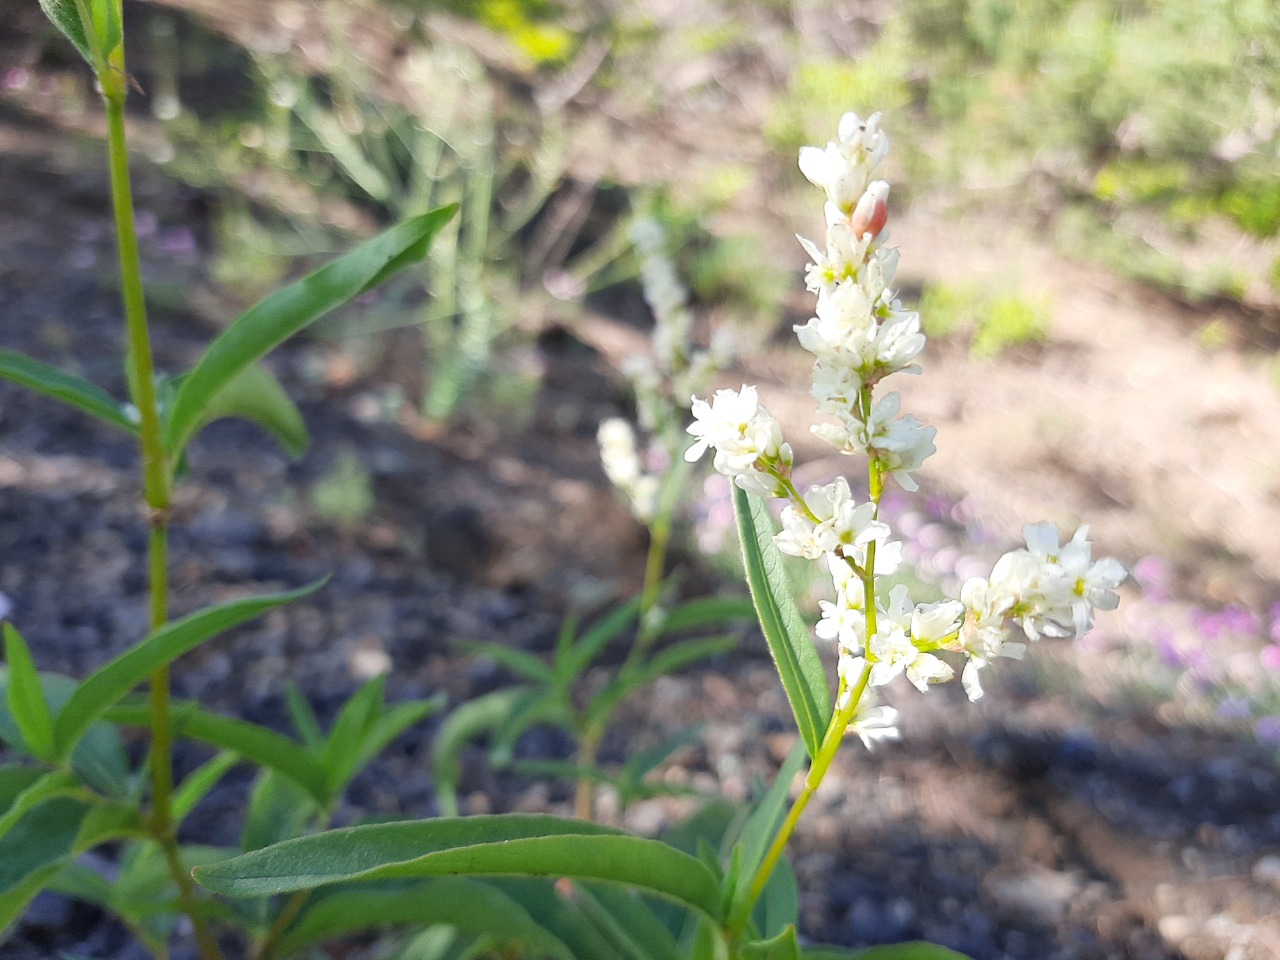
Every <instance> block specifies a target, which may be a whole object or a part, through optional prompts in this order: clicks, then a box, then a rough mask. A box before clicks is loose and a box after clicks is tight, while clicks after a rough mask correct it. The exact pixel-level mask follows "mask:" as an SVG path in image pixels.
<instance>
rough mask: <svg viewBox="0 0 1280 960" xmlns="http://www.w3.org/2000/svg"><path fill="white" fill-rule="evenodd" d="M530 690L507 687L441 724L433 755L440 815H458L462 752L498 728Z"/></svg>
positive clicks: (457, 711) (469, 704) (455, 712)
mask: <svg viewBox="0 0 1280 960" xmlns="http://www.w3.org/2000/svg"><path fill="white" fill-rule="evenodd" d="M527 690H528V688H527V687H507V688H506V689H503V690H495V691H493V692H492V693H486V694H484V695H483V696H480V697H476V698H475V699H474V700H468V701H467V702H466V703H464V704H462V705H461V706H459V707H457V708H456V709H455V710H453V711H452V712H451V713H450V714H449V715H448V716H447V717H445V720H444V723H442V724H441V725H440V729H439V731H437V733H436V742H435V747H434V749H433V750H432V754H431V770H432V773H433V775H434V776H435V781H436V802H437V803H438V804H439V806H440V815H441V816H443V817H456V816H457V815H458V782H459V781H460V780H461V779H462V751H463V750H465V749H466V747H467V744H468V743H470V742H471V741H472V740H475V739H477V738H478V737H481V736H483V735H485V734H487V733H489V732H491V731H492V730H495V729H497V728H498V727H499V726H500V725H501V724H502V723H503V722H504V721H505V720H506V719H507V718H508V717H509V716H510V715H511V711H512V710H513V709H514V708H515V706H516V705H517V703H518V702H519V701H520V698H521V697H523V696H524V695H525V693H526V691H527Z"/></svg>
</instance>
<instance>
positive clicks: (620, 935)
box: [571, 883, 682, 960]
mask: <svg viewBox="0 0 1280 960" xmlns="http://www.w3.org/2000/svg"><path fill="white" fill-rule="evenodd" d="M571 899H572V901H573V902H574V903H575V904H576V905H577V906H578V908H579V909H580V910H581V911H582V912H583V914H584V915H585V916H586V917H587V919H588V920H589V921H591V923H592V924H594V925H595V927H596V929H598V930H599V931H600V933H601V934H602V935H603V936H604V937H605V938H606V939H608V940H609V941H610V942H611V943H613V944H614V945H615V947H617V948H618V950H619V952H620V953H622V954H623V955H624V956H628V957H631V958H632V960H681V958H682V955H681V953H680V948H679V947H678V946H677V944H676V941H675V938H674V937H672V936H671V932H670V931H669V930H667V928H666V927H665V926H663V923H662V921H661V920H659V919H658V918H657V917H656V916H655V915H654V913H653V911H652V910H650V909H649V907H648V906H647V905H646V904H645V902H644V901H643V900H642V899H641V898H640V897H639V896H638V895H637V894H635V893H634V892H633V891H630V890H620V889H618V888H617V887H608V886H605V885H603V884H586V883H579V884H574V885H573V893H572V895H571Z"/></svg>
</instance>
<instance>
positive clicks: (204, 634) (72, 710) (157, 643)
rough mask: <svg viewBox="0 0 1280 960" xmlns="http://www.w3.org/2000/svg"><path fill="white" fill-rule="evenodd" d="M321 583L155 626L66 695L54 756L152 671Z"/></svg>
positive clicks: (65, 750)
mask: <svg viewBox="0 0 1280 960" xmlns="http://www.w3.org/2000/svg"><path fill="white" fill-rule="evenodd" d="M323 583H324V581H320V582H318V583H313V584H311V585H310V586H308V587H303V588H302V589H301V590H291V591H289V592H288V593H274V594H268V595H267V596H263V597H246V598H245V599H243V600H232V601H231V602H230V603H224V604H220V605H218V606H216V607H209V608H207V609H205V610H200V611H198V612H196V613H193V614H191V615H190V616H187V617H183V618H182V619H181V620H175V621H174V622H173V623H169V624H165V625H164V626H163V627H161V628H160V629H158V630H155V631H154V632H152V633H151V634H150V635H148V636H147V637H146V639H144V640H143V641H142V642H141V643H139V644H138V645H137V646H135V647H133V648H131V649H129V650H126V651H125V652H124V653H122V654H121V655H120V656H118V657H116V658H115V659H114V660H112V661H111V662H110V663H108V664H106V665H105V666H104V667H102V668H100V669H99V670H97V671H95V672H94V673H93V674H92V675H91V676H90V677H89V678H88V679H87V680H85V681H84V682H83V683H82V684H80V686H79V687H78V688H77V689H76V692H75V693H73V694H72V695H71V699H69V700H68V701H67V705H66V706H65V707H63V708H62V711H61V712H60V713H59V714H58V717H57V720H55V721H54V742H55V747H56V753H57V756H58V757H60V758H65V757H66V756H67V755H68V754H69V753H71V751H72V750H73V749H74V748H75V745H76V744H77V743H79V742H80V738H81V737H82V736H83V735H84V733H85V731H86V730H88V729H89V727H90V725H92V723H93V722H94V721H95V720H97V719H99V718H101V717H102V715H103V714H105V713H106V712H107V710H109V709H110V708H111V706H112V705H113V704H115V703H116V702H117V701H119V700H120V698H121V697H123V696H124V695H125V694H127V693H128V692H129V691H130V690H132V689H133V688H134V687H136V686H137V685H138V684H139V683H141V682H142V681H143V680H144V679H146V678H147V677H148V676H149V675H150V674H151V673H152V672H154V671H155V670H157V669H159V668H160V667H163V666H166V665H168V664H169V663H172V662H173V661H174V660H176V659H178V657H180V656H182V655H183V654H184V653H187V652H188V651H190V650H194V649H195V648H196V647H198V646H200V644H202V643H204V642H205V641H206V640H209V639H211V638H213V637H216V636H217V635H218V634H220V633H224V632H225V631H227V630H230V629H231V628H232V627H235V626H239V625H240V624H242V623H244V622H245V621H247V620H252V619H253V618H254V617H257V616H260V615H262V614H264V613H266V612H267V611H268V610H273V609H275V608H276V607H279V606H282V605H284V604H286V603H290V602H292V601H294V600H297V599H300V598H301V597H305V596H307V595H308V594H310V593H313V592H314V591H316V590H318V589H319V588H320V587H321V585H322V584H323Z"/></svg>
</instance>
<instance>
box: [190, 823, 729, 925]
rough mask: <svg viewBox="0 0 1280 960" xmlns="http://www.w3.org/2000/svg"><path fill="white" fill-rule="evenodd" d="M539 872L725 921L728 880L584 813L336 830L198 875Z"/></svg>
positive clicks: (268, 890)
mask: <svg viewBox="0 0 1280 960" xmlns="http://www.w3.org/2000/svg"><path fill="white" fill-rule="evenodd" d="M459 875H471V876H483V875H499V876H537V877H571V878H579V879H586V880H604V881H609V882H612V883H619V884H623V885H625V886H631V887H636V888H638V889H642V890H645V891H647V892H649V893H654V894H657V895H659V896H661V897H665V898H667V899H670V900H673V901H675V902H677V903H682V904H684V905H685V906H687V907H690V908H692V909H694V910H697V911H699V912H700V913H703V914H705V915H707V916H708V917H711V918H712V919H715V920H719V919H720V903H719V900H720V885H719V883H718V881H717V880H716V878H715V875H714V874H712V872H711V871H710V870H708V869H707V868H706V867H705V866H704V865H702V864H701V863H699V862H698V861H697V860H695V859H694V858H693V857H690V856H689V855H688V854H684V853H680V852H679V851H678V850H675V849H673V848H671V847H669V846H667V845H666V844H665V843H662V842H661V841H658V840H646V839H643V838H641V837H633V836H628V835H626V834H623V833H620V832H618V831H613V830H609V829H608V828H606V827H602V826H599V825H597V824H593V823H587V822H584V821H581V820H563V819H559V818H557V817H546V816H533V815H523V814H506V815H501V816H483V817H467V818H464V819H449V820H427V821H420V822H413V821H409V822H402V823H380V824H371V825H368V826H361V827H348V828H346V829H342V830H332V831H329V832H327V833H321V834H317V835H315V836H311V837H301V838H298V839H296V840H286V841H285V842H284V843H279V844H276V845H275V846H273V847H267V848H266V849H265V850H258V851H255V852H253V853H247V854H244V855H243V856H239V857H235V858H234V859H231V860H226V861H223V862H222V863H217V864H211V865H210V866H208V867H203V868H201V869H198V870H197V871H196V872H195V877H196V880H197V881H198V882H199V883H200V884H201V885H203V886H204V887H206V888H207V889H209V890H212V891H213V892H215V893H222V894H226V895H228V896H239V897H245V896H270V895H273V894H277V893H288V892H291V891H294V890H305V889H309V888H311V887H316V886H321V885H323V884H328V883H339V882H344V881H351V880H379V879H408V878H412V877H431V876H459Z"/></svg>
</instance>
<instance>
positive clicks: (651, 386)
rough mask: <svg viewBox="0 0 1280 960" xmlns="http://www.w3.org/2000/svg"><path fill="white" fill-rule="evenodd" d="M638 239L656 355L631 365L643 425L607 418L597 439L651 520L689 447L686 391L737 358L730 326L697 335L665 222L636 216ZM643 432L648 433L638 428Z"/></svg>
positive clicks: (631, 498)
mask: <svg viewBox="0 0 1280 960" xmlns="http://www.w3.org/2000/svg"><path fill="white" fill-rule="evenodd" d="M631 240H632V243H633V244H634V245H635V248H636V252H637V253H638V254H639V255H640V280H641V284H642V286H643V289H644V299H645V302H646V303H647V304H648V305H649V309H650V310H652V311H653V316H654V329H653V338H652V342H653V355H652V356H644V355H636V356H633V357H631V358H629V359H628V361H627V363H626V365H625V366H624V368H623V371H624V373H626V375H627V379H628V380H630V381H631V387H632V390H633V392H634V393H635V398H636V415H637V419H638V420H639V424H638V426H639V431H637V430H636V428H635V427H633V426H632V425H631V424H630V423H628V422H627V421H626V420H624V419H622V418H621V417H611V418H609V419H607V420H605V421H604V422H603V423H601V424H600V429H599V432H598V434H597V440H598V442H599V444H600V459H601V462H602V463H603V465H604V471H605V475H606V476H608V478H609V480H610V482H611V483H613V485H614V486H615V487H617V488H618V490H619V491H620V492H621V493H622V494H623V496H625V497H626V498H627V502H628V503H629V504H630V505H631V509H632V512H633V513H635V515H636V517H637V518H638V519H640V520H641V521H642V522H644V523H646V524H651V523H652V522H653V521H654V519H655V518H656V516H657V512H658V498H659V494H660V492H661V488H662V482H663V478H664V477H665V476H666V474H667V471H668V470H669V469H670V465H671V464H672V463H673V462H674V461H675V460H676V459H677V456H678V454H679V452H680V448H681V447H682V446H683V439H682V438H683V435H684V427H685V424H686V422H687V419H688V403H687V401H685V399H684V398H685V397H690V396H692V395H693V394H694V393H698V392H700V391H702V390H705V389H706V387H707V384H709V383H710V382H711V379H712V378H713V377H714V376H715V375H716V373H718V372H719V371H720V370H722V369H723V368H724V367H725V366H726V365H728V363H729V362H730V361H731V360H732V358H733V347H732V342H731V340H730V337H729V335H728V331H725V330H721V329H717V330H716V331H714V332H713V333H712V336H711V343H710V346H709V347H707V348H706V349H701V348H698V347H696V346H694V342H693V313H692V311H691V310H690V309H689V291H688V290H687V289H685V286H684V284H683V283H681V282H680V278H679V276H678V275H677V274H676V268H675V264H673V263H672V261H671V258H670V256H669V255H668V254H667V249H666V245H667V237H666V232H665V231H664V230H663V229H662V225H661V224H659V223H658V222H657V221H656V220H654V219H652V218H649V217H641V218H639V219H637V220H636V222H635V223H634V224H633V225H632V228H631ZM637 433H639V434H640V436H638V435H637Z"/></svg>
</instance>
